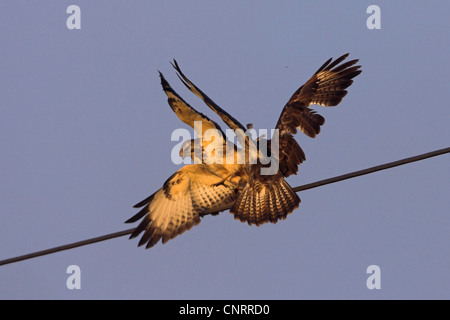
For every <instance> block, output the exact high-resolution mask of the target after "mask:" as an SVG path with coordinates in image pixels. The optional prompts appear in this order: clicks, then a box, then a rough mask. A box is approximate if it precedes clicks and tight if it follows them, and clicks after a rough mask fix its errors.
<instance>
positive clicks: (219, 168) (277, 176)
mask: <svg viewBox="0 0 450 320" xmlns="http://www.w3.org/2000/svg"><path fill="white" fill-rule="evenodd" d="M347 56H348V54H345V55H343V56H341V57H339V58H338V59H336V60H334V61H333V59H332V58H331V59H329V60H328V61H326V62H325V63H324V64H323V65H322V66H321V67H320V68H319V69H318V70H317V71H316V72H315V73H314V74H313V76H312V77H311V78H310V79H309V80H308V81H307V82H306V83H305V84H304V85H303V86H301V87H300V88H299V89H298V90H297V91H295V93H294V94H293V95H292V97H291V98H290V99H289V101H288V102H287V103H286V105H285V106H284V108H283V110H282V112H281V115H280V117H279V119H278V122H277V124H276V126H275V129H277V130H278V144H276V147H277V148H278V149H275V150H272V148H273V146H272V144H270V143H267V145H268V148H267V149H268V150H267V151H266V154H265V155H262V154H261V153H260V152H259V151H258V148H256V149H252V150H257V151H256V159H257V160H256V161H254V162H251V161H250V156H249V153H251V151H250V150H251V148H250V146H253V147H255V146H256V147H257V146H258V144H259V141H254V140H252V139H251V138H249V137H248V135H247V136H244V135H242V136H244V138H245V143H244V145H245V147H244V148H245V151H246V152H245V153H244V156H242V155H241V153H239V149H238V147H237V146H236V145H235V144H234V143H232V142H231V141H229V140H227V139H226V137H225V134H224V132H223V131H222V129H221V128H220V126H219V125H218V124H217V123H216V122H214V121H212V120H211V119H209V118H208V117H207V116H205V115H203V114H202V113H200V112H198V111H196V110H195V109H194V108H192V107H191V106H190V105H189V104H188V103H186V102H185V101H184V100H183V99H182V98H181V97H180V96H179V95H178V94H177V93H176V92H175V91H174V90H173V89H172V87H171V86H170V85H169V83H168V82H167V81H166V79H165V78H164V76H163V75H162V74H161V73H160V77H161V85H162V88H163V90H164V92H165V93H166V95H167V97H168V103H169V105H170V107H171V108H172V110H173V111H174V112H175V114H176V115H177V116H178V118H179V119H180V120H181V121H183V122H184V123H186V124H187V125H189V126H191V127H192V128H194V130H196V133H197V139H193V140H191V141H188V145H187V146H186V145H185V146H184V147H183V148H182V150H181V151H180V154H181V155H182V156H184V157H186V156H187V157H191V158H192V160H197V161H195V163H194V164H189V165H185V166H184V167H182V168H181V169H180V170H178V171H177V172H175V173H174V174H173V175H172V176H171V177H169V179H167V181H166V182H165V183H164V185H163V186H162V188H161V189H159V190H158V191H156V192H155V193H154V194H152V195H151V196H149V197H148V198H146V199H145V200H143V201H141V202H139V203H137V204H136V205H135V206H134V207H135V208H142V209H141V210H140V211H139V212H138V213H137V214H136V215H135V216H133V217H132V218H130V219H129V220H127V221H126V223H133V222H136V221H138V220H140V219H142V221H141V222H140V224H139V225H138V226H137V228H136V229H135V230H134V231H133V232H132V234H131V236H130V239H132V238H135V237H138V236H139V235H140V234H141V233H142V232H143V235H142V237H141V239H140V241H139V246H141V245H144V244H146V248H150V247H152V246H154V245H155V244H156V243H158V242H159V240H161V239H162V243H166V242H167V241H168V240H170V239H173V238H175V237H176V236H177V235H179V234H182V233H183V232H184V231H186V230H189V229H191V228H192V227H193V226H194V225H198V224H199V223H200V219H201V218H202V217H203V216H205V215H209V214H212V215H215V214H218V213H219V212H221V211H224V210H228V209H229V210H230V213H231V214H233V215H234V217H235V219H238V220H240V221H242V222H247V223H248V224H249V225H253V224H254V225H257V226H259V225H260V224H263V223H266V222H271V223H276V222H277V221H278V220H280V219H283V220H284V219H285V218H286V216H287V215H288V214H290V213H291V212H292V211H294V210H295V209H296V208H297V207H298V206H299V204H300V198H299V197H298V195H297V194H296V193H295V192H294V191H293V190H292V188H291V186H290V185H289V184H288V183H287V182H286V181H285V178H286V177H289V176H290V175H292V174H297V171H298V165H299V164H301V163H302V162H303V161H304V160H305V159H306V158H305V154H304V152H303V150H302V149H301V148H300V146H299V144H298V143H297V141H296V140H295V139H294V136H293V135H294V134H296V133H297V130H300V131H301V132H303V133H304V134H306V135H307V136H309V137H311V138H314V137H315V136H316V135H317V134H318V133H319V132H320V127H321V126H322V125H323V124H324V123H325V119H324V118H323V117H322V116H321V115H319V114H317V113H316V112H315V111H314V110H312V109H311V108H310V106H311V105H321V106H325V107H331V106H336V105H338V104H339V103H340V102H341V100H342V98H343V97H344V96H345V95H346V94H347V90H346V89H347V88H348V87H349V86H350V85H351V84H352V83H353V80H352V79H353V78H354V77H356V76H357V75H359V74H360V73H361V70H360V66H359V65H355V64H356V63H357V62H358V60H356V59H355V60H351V61H347V62H344V63H342V62H343V61H344V60H345V59H346V58H347ZM172 66H173V67H174V68H175V70H176V71H177V74H178V77H179V78H180V80H181V81H182V82H183V84H184V85H185V86H186V87H187V88H188V89H189V90H190V91H191V92H193V93H194V94H195V95H196V96H198V97H199V98H201V99H202V100H203V101H204V102H205V103H206V105H207V106H208V107H209V108H211V109H212V110H213V111H214V112H215V113H216V114H218V115H219V116H220V118H221V119H222V120H223V121H224V122H225V123H226V124H227V126H228V127H229V128H231V129H233V130H235V131H236V132H244V131H246V129H245V128H244V126H243V125H242V124H241V123H239V121H237V120H236V119H235V118H233V117H232V116H231V115H230V114H228V113H227V112H226V111H224V110H223V109H222V108H220V107H219V106H218V105H217V104H216V103H214V102H213V101H212V100H211V99H210V98H209V97H208V96H207V95H206V94H204V93H203V92H202V91H201V90H200V89H199V88H198V87H197V86H196V85H194V84H193V83H192V82H191V81H190V80H189V79H188V78H187V77H186V76H185V75H184V74H183V72H182V71H181V69H180V67H179V66H178V64H177V62H176V61H175V60H174V62H173V63H172ZM196 121H198V122H200V123H201V126H196V125H195V122H196ZM210 129H212V130H213V131H215V132H217V133H218V134H216V135H215V138H214V139H211V137H209V138H207V137H206V135H207V133H208V130H209V132H211V130H210ZM196 142H198V143H197V144H196ZM196 145H197V146H200V150H197V151H196V148H195V146H196ZM271 146H272V147H271ZM211 147H213V148H212V149H213V150H215V151H213V152H212V153H207V152H206V150H207V149H208V148H211ZM229 151H233V152H232V153H231V154H232V157H231V160H232V161H230V159H229V158H226V156H225V155H228V154H230V153H229ZM214 152H216V153H217V154H214ZM196 155H197V156H196ZM198 155H200V157H198ZM240 155H241V156H240ZM269 155H272V156H273V157H274V158H275V160H276V163H277V164H278V166H277V168H278V169H277V170H276V171H275V172H273V173H271V174H262V172H263V171H262V169H264V168H266V167H268V164H263V161H261V159H262V158H263V157H264V156H266V157H267V156H269ZM227 157H228V156H227ZM218 159H219V160H223V161H217V160H218ZM265 163H267V162H265Z"/></svg>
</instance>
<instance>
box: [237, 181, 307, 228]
mask: <svg viewBox="0 0 450 320" xmlns="http://www.w3.org/2000/svg"><path fill="white" fill-rule="evenodd" d="M299 204H300V198H299V197H298V195H297V193H295V192H294V190H292V188H291V186H290V185H289V184H288V183H287V182H286V180H284V179H283V178H280V179H278V180H270V181H267V182H265V181H261V180H255V181H254V183H253V184H247V185H246V186H245V187H244V189H243V190H242V192H241V193H240V195H239V197H238V199H237V200H236V202H235V204H234V205H233V207H232V208H231V209H230V213H232V214H233V215H234V218H235V219H236V220H240V221H241V222H247V223H248V224H249V225H253V224H255V225H257V226H259V225H261V224H263V223H266V222H271V223H277V221H278V220H284V219H286V217H287V215H288V214H290V213H291V212H292V211H294V210H295V209H297V208H298V206H299Z"/></svg>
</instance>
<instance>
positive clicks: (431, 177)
mask: <svg viewBox="0 0 450 320" xmlns="http://www.w3.org/2000/svg"><path fill="white" fill-rule="evenodd" d="M72 4H75V5H78V6H79V7H80V9H81V29H80V30H69V29H68V28H67V26H66V20H67V19H68V17H69V15H70V14H67V13H66V9H67V7H68V6H69V5H72ZM372 4H377V5H378V6H379V7H380V9H381V29H379V30H369V29H368V28H367V26H366V20H367V19H368V18H369V14H367V13H366V10H367V8H368V7H369V6H370V5H372ZM449 12H450V3H449V2H448V1H433V2H426V1H395V2H394V1H227V2H218V1H133V2H132V3H130V4H129V3H125V2H124V1H100V0H99V1H82V0H78V1H39V2H37V1H35V2H30V1H2V2H0V40H1V50H0V70H1V75H0V92H1V104H0V105H1V107H0V150H1V157H0V201H1V209H0V259H5V258H9V257H12V256H17V255H21V254H25V253H29V252H33V251H37V250H42V249H46V248H50V247H54V246H58V245H62V244H65V243H70V242H74V241H79V240H83V239H86V238H90V237H95V236H99V235H103V234H107V233H111V232H115V231H120V230H123V229H126V228H130V227H131V226H130V225H125V224H124V223H123V222H124V221H125V220H127V219H128V218H130V217H131V216H132V215H134V214H135V213H136V210H135V209H133V208H132V205H133V204H135V203H136V202H138V201H140V200H142V199H144V198H145V197H147V196H148V195H149V194H151V193H153V192H155V191H156V190H157V189H159V188H160V187H161V185H162V183H163V182H164V181H165V180H166V179H167V178H168V177H169V176H170V175H171V174H172V173H173V172H175V171H176V170H177V169H178V168H179V167H177V166H176V165H174V164H173V163H172V162H171V160H170V153H171V150H172V148H173V147H174V145H175V144H176V142H172V141H170V136H171V133H172V131H173V130H174V129H177V128H187V127H186V126H185V125H184V124H183V123H181V122H180V121H179V120H178V118H177V117H176V115H175V114H173V112H172V111H171V109H170V108H169V106H168V104H167V99H166V96H165V95H164V93H163V91H162V90H161V86H160V80H159V77H158V72H157V71H158V70H160V71H161V72H163V74H164V75H165V76H166V78H167V80H168V81H169V82H170V84H171V85H172V86H173V87H174V89H175V90H176V91H177V92H178V93H179V94H180V95H182V96H183V97H184V98H185V99H186V100H187V101H188V102H190V103H191V105H193V106H194V107H195V108H197V109H198V110H199V111H201V112H203V113H205V114H207V115H209V116H210V117H212V118H214V119H215V120H218V119H217V117H215V115H214V114H212V113H211V112H210V110H208V109H207V107H206V106H205V105H203V104H202V103H201V101H200V100H199V99H197V97H195V96H194V95H193V94H191V93H190V92H189V91H188V90H187V89H186V88H184V86H183V85H182V83H181V82H180V81H179V80H178V78H177V77H176V75H175V71H174V70H173V68H172V67H171V66H170V64H169V61H170V60H171V59H173V58H176V59H177V61H178V62H179V64H180V66H181V67H182V69H183V71H184V72H185V73H186V75H187V76H188V77H190V78H191V80H193V81H194V82H195V83H196V84H197V85H198V86H199V87H200V88H201V89H202V90H203V91H204V92H206V93H207V94H208V95H209V96H210V97H211V98H212V99H213V100H214V101H215V102H216V103H218V104H219V105H220V106H221V107H223V108H224V109H225V110H227V111H228V112H229V113H231V114H232V115H233V116H234V117H236V118H237V119H239V120H240V121H241V122H242V123H244V124H245V123H249V122H252V123H253V124H254V126H255V128H273V127H274V125H275V123H276V121H277V119H278V116H279V114H280V112H281V109H282V107H283V106H284V103H285V102H286V101H287V100H288V99H289V97H290V96H291V94H292V93H293V92H294V91H295V90H296V89H297V88H298V87H299V86H300V85H301V84H303V83H304V82H305V81H306V80H307V79H308V78H309V77H310V76H311V75H312V74H313V72H315V71H316V70H317V68H318V67H319V66H320V65H322V63H323V62H325V61H326V60H327V59H328V58H330V57H338V56H340V55H341V54H343V53H346V52H350V53H351V55H350V57H351V58H359V59H360V64H361V65H362V69H363V73H362V74H361V75H360V76H358V77H357V78H356V79H355V83H354V84H353V85H352V86H351V87H350V89H349V94H348V95H347V97H346V98H345V99H344V100H343V102H342V103H341V104H340V105H339V106H338V107H336V108H323V107H318V108H317V110H318V111H319V112H320V114H321V115H323V116H324V117H325V118H326V120H327V121H326V124H325V125H324V126H323V128H322V131H321V133H320V135H319V136H318V137H317V138H315V139H310V138H308V137H306V136H304V135H301V134H299V135H297V140H298V141H299V143H300V145H301V146H302V148H303V150H304V151H305V153H306V157H307V161H306V162H304V163H303V164H302V165H301V167H300V168H299V174H298V175H297V176H293V177H290V178H289V179H288V181H289V183H290V184H291V185H292V186H298V185H302V184H305V183H309V182H313V181H316V180H320V179H325V178H328V177H332V176H335V175H339V174H343V173H347V172H350V171H354V170H358V169H363V168H366V167H370V166H374V165H378V164H381V163H384V162H389V161H393V160H397V159H401V158H404V157H408V156H413V155H416V154H420V153H425V152H428V151H432V150H435V149H440V148H444V147H448V146H449V145H450V143H449V142H450V126H449V119H450V111H449V110H450V106H449V104H448V93H449V81H448V75H449V74H450V66H449V62H448V61H449V57H450V45H449V35H448V30H449V29H450V21H449V19H448V13H449ZM223 127H224V126H223ZM449 160H450V157H449V155H444V156H440V157H437V158H432V159H429V160H425V161H421V162H418V163H413V164H409V165H405V166H402V167H398V168H394V169H390V170H387V171H383V172H379V173H375V174H371V175H368V176H364V177H359V178H355V179H351V180H347V181H344V182H339V183H336V184H332V185H328V186H324V187H320V188H316V189H312V190H309V191H304V192H301V193H300V194H299V196H300V198H301V199H302V203H301V205H300V207H299V208H298V209H297V210H296V211H294V212H293V213H292V214H291V215H290V216H289V217H288V218H287V220H285V221H282V222H279V223H278V224H276V225H273V224H268V225H263V226H261V227H259V228H258V227H254V226H253V227H249V226H248V225H247V224H242V223H240V222H239V221H235V220H234V219H233V216H231V215H230V214H229V213H228V212H223V213H221V214H220V215H219V216H216V217H206V218H205V219H203V220H202V222H201V224H200V225H199V226H197V227H194V228H193V229H191V230H190V231H188V232H186V233H184V234H183V235H181V236H179V237H177V238H176V239H174V240H172V241H169V242H168V243H167V244H165V245H162V244H158V245H156V246H155V247H153V248H152V249H151V250H147V251H146V250H144V249H143V248H137V242H138V241H137V240H136V239H135V240H131V241H130V240H128V239H127V237H122V238H118V239H114V240H110V241H106V242H102V243H98V244H93V245H90V246H86V247H82V248H77V249H74V250H70V251H66V252H62V253H57V254H53V255H49V256H45V257H41V258H37V259H33V260H28V261H23V262H20V263H16V264H12V265H8V266H4V267H0V299H19V298H20V299H32V298H33V299H36V298H38V299H316V298H318V299H349V298H350V299H391V298H400V299H404V298H413V299H416V298H425V299H428V298H440V299H444V298H445V299H449V298H450V289H449V288H450V276H449V270H450V254H449V253H450V215H449V213H450V201H449V189H450V183H449V178H450V174H449V172H450V161H449ZM70 265H78V266H79V267H80V269H81V290H69V289H68V288H67V286H66V280H67V278H68V277H69V274H67V273H66V270H67V267H68V266H70ZM370 265H377V266H379V267H380V269H381V289H380V290H369V289H368V288H367V286H366V280H367V278H368V277H369V274H367V273H366V269H367V267H368V266H370Z"/></svg>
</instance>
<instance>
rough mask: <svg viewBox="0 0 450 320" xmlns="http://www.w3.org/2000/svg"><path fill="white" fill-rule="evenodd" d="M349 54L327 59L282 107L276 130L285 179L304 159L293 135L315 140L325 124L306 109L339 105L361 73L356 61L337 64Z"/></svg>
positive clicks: (294, 172) (293, 172)
mask: <svg viewBox="0 0 450 320" xmlns="http://www.w3.org/2000/svg"><path fill="white" fill-rule="evenodd" d="M348 55H349V54H348V53H347V54H345V55H343V56H341V57H339V58H338V59H336V60H334V61H333V59H332V58H330V59H329V60H328V61H327V62H325V63H324V64H323V65H322V66H321V67H320V68H319V69H318V70H317V71H316V72H315V73H314V75H313V76H312V77H311V78H310V79H309V80H308V81H307V82H306V83H305V84H304V85H303V86H301V87H300V88H299V89H298V90H297V91H295V93H294V94H293V95H292V97H291V98H290V99H289V101H288V102H287V103H286V105H285V106H284V108H283V111H282V112H281V115H280V118H279V119H278V123H277V125H276V129H279V134H280V139H279V142H280V153H279V154H280V160H279V161H280V162H279V165H280V171H281V172H282V173H283V175H284V176H285V177H287V176H289V175H291V174H296V173H297V171H298V165H299V164H300V163H302V162H303V161H304V160H305V154H304V152H303V151H302V149H301V148H300V146H299V145H298V143H297V142H296V141H295V139H294V137H293V134H296V133H297V129H300V131H302V132H303V133H304V134H306V135H307V136H309V137H311V138H314V137H315V136H316V135H317V134H318V133H319V132H320V126H322V125H323V124H324V123H325V119H324V118H323V117H322V116H321V115H319V114H317V113H316V112H315V111H314V110H312V109H310V108H309V106H311V105H313V104H318V105H321V106H325V107H331V106H336V105H338V104H339V103H340V102H341V100H342V98H344V96H345V95H346V94H347V90H346V89H347V88H348V87H349V86H350V85H351V84H352V83H353V80H352V79H353V78H354V77H356V76H357V75H359V74H360V73H361V70H359V68H360V67H361V66H359V65H358V66H355V64H356V63H357V62H358V60H357V59H355V60H351V61H348V62H345V63H342V64H340V63H341V62H342V61H343V60H344V59H345V58H347V57H348ZM339 64H340V65H339Z"/></svg>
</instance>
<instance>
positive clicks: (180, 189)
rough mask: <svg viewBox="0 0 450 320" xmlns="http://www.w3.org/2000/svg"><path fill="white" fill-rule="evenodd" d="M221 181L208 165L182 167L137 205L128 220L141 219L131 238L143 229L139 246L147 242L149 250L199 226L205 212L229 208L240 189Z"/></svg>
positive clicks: (216, 211)
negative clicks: (133, 213) (135, 210)
mask: <svg viewBox="0 0 450 320" xmlns="http://www.w3.org/2000/svg"><path fill="white" fill-rule="evenodd" d="M222 180H223V179H222V177H221V176H219V175H217V174H216V173H214V172H213V171H211V170H210V169H209V167H208V166H205V165H187V166H185V167H183V168H181V169H180V170H178V171H177V172H176V173H175V174H173V175H172V176H171V177H170V178H169V179H168V180H167V181H166V182H165V183H164V186H163V187H162V188H161V189H159V190H158V191H157V192H155V193H154V194H152V195H151V196H150V197H148V198H146V199H145V200H143V201H141V202H139V203H138V204H136V205H135V206H134V207H135V208H140V207H142V209H141V211H139V212H138V213H137V214H136V215H135V216H133V217H132V218H130V219H129V220H127V221H126V223H133V222H136V221H138V220H140V219H142V221H141V222H140V224H139V225H138V226H137V228H136V229H135V230H134V231H133V233H132V234H131V236H130V239H133V238H136V237H138V236H139V235H140V234H141V233H142V232H143V233H144V234H143V235H142V237H141V239H140V241H139V246H142V245H144V244H146V248H147V249H148V248H151V247H153V246H154V245H155V244H157V243H158V242H159V241H160V240H161V239H162V243H166V242H167V241H169V240H170V239H173V238H175V237H176V236H177V235H180V234H182V233H183V232H184V231H186V230H189V229H191V228H192V227H193V226H194V225H198V224H199V223H200V218H201V217H202V216H203V215H207V214H214V213H218V212H220V211H223V210H226V209H229V208H230V207H231V205H232V204H233V203H234V201H235V200H236V196H237V192H236V188H235V187H234V186H232V185H229V184H223V183H220V182H221V181H222Z"/></svg>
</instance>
